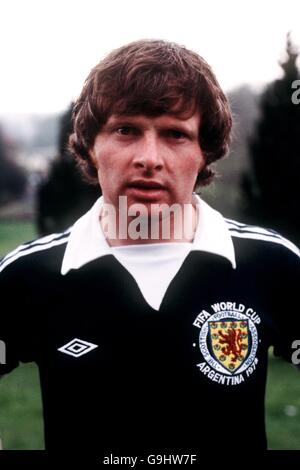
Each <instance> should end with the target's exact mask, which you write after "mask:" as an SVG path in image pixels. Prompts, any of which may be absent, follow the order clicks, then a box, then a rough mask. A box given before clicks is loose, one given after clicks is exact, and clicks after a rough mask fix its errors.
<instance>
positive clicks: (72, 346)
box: [58, 338, 98, 357]
mask: <svg viewBox="0 0 300 470" xmlns="http://www.w3.org/2000/svg"><path fill="white" fill-rule="evenodd" d="M95 348H98V345H97V344H93V343H88V342H87V341H83V339H79V338H74V339H72V341H70V342H69V343H67V344H65V345H64V346H62V347H61V348H58V351H60V352H62V353H65V354H69V355H70V356H74V357H80V356H83V354H86V353H88V352H90V351H92V349H95Z"/></svg>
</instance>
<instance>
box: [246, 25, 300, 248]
mask: <svg viewBox="0 0 300 470" xmlns="http://www.w3.org/2000/svg"><path fill="white" fill-rule="evenodd" d="M286 54H287V58H286V60H285V61H283V62H280V66H281V68H282V70H283V76H282V78H280V79H278V80H275V81H274V82H272V83H271V84H269V85H268V86H267V88H266V89H265V91H264V92H263V93H262V95H261V102H260V117H259V119H258V121H257V126H256V129H255V130H254V135H253V137H252V138H251V139H250V140H249V151H250V159H251V160H250V164H251V167H252V168H251V170H250V172H248V174H244V175H243V178H242V187H243V191H244V194H245V195H246V211H247V213H248V216H249V217H250V220H251V222H255V223H260V224H262V225H264V226H272V227H273V228H275V229H277V230H279V231H280V232H281V233H282V234H283V235H285V236H287V237H290V238H291V239H292V240H294V241H295V242H298V241H299V239H300V217H299V204H300V105H296V104H293V102H292V99H291V97H292V93H293V91H294V90H293V89H292V83H293V82H294V80H298V79H299V78H300V73H299V70H298V68H297V64H296V60H297V56H298V53H297V51H296V50H295V47H294V46H293V44H292V42H291V39H290V35H289V34H288V36H287V45H286Z"/></svg>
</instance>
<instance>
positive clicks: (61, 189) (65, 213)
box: [37, 105, 100, 235]
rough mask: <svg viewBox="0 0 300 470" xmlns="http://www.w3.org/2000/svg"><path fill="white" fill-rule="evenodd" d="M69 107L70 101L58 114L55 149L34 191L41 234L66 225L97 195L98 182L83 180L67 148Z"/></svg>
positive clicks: (70, 223)
mask: <svg viewBox="0 0 300 470" xmlns="http://www.w3.org/2000/svg"><path fill="white" fill-rule="evenodd" d="M72 108H73V106H72V105H71V106H70V107H69V109H68V110H67V111H66V112H65V113H64V114H63V115H62V117H61V120H60V130H59V139H58V140H59V141H58V146H59V153H58V156H57V157H56V158H55V160H54V161H53V163H52V165H51V168H50V172H49V176H48V178H47V179H46V180H45V181H43V182H42V184H41V185H40V187H39V189H38V193H37V210H38V213H37V225H38V231H39V233H40V234H41V235H46V234H48V233H53V232H61V231H63V230H65V229H67V228H68V227H69V226H70V225H72V224H73V223H74V222H75V221H76V220H77V219H78V218H79V217H80V216H81V215H83V214H84V213H85V212H86V211H87V210H88V209H89V208H90V207H91V206H92V204H93V203H94V202H95V200H96V199H97V198H98V197H99V196H100V188H99V186H91V185H90V184H88V183H86V182H85V181H84V180H83V178H82V176H81V173H80V171H79V169H78V168H77V166H76V163H75V160H74V158H73V156H72V155H70V153H69V151H68V148H67V144H68V138H69V135H70V134H71V132H72V121H71V116H72Z"/></svg>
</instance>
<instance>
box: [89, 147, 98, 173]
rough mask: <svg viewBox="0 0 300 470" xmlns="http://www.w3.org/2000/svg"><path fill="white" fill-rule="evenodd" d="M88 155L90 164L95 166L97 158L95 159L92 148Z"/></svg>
mask: <svg viewBox="0 0 300 470" xmlns="http://www.w3.org/2000/svg"><path fill="white" fill-rule="evenodd" d="M89 156H90V159H91V162H92V164H93V165H94V166H95V167H96V168H97V160H96V156H95V152H94V148H91V149H90V150H89Z"/></svg>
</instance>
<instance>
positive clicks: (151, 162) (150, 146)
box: [134, 135, 163, 170]
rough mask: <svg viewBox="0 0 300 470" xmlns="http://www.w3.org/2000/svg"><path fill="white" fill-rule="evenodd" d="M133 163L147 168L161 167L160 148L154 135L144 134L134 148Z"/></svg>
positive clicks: (157, 168) (138, 166) (158, 168)
mask: <svg viewBox="0 0 300 470" xmlns="http://www.w3.org/2000/svg"><path fill="white" fill-rule="evenodd" d="M136 150H137V152H136V155H135V157H134V165H135V167H137V168H145V169H147V170H154V169H155V170H160V169H162V167H163V156H162V148H161V145H160V144H159V141H158V138H157V136H155V135H151V136H150V135H149V136H145V137H144V138H143V139H142V141H141V142H140V145H139V146H138V148H137V149H136Z"/></svg>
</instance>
